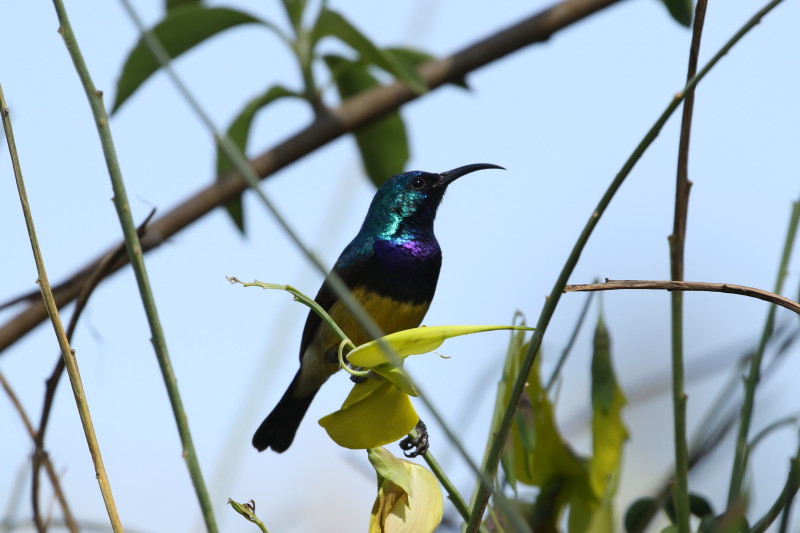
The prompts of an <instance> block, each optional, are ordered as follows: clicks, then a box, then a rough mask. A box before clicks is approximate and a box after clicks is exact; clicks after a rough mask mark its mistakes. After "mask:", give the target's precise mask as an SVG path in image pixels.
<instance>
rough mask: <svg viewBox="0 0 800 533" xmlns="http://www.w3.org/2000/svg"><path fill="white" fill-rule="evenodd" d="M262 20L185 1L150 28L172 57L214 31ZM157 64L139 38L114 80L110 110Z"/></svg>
mask: <svg viewBox="0 0 800 533" xmlns="http://www.w3.org/2000/svg"><path fill="white" fill-rule="evenodd" d="M251 23H256V24H259V23H262V21H261V20H259V19H257V18H256V17H253V16H252V15H248V14H247V13H242V12H241V11H236V10H233V9H226V8H206V7H203V6H201V5H199V4H187V5H184V6H182V7H180V8H176V9H173V10H171V11H169V12H168V13H167V17H166V18H165V19H164V20H162V21H161V22H159V23H158V24H157V25H156V27H155V28H153V30H152V32H153V34H154V35H155V36H156V37H158V39H159V40H160V41H161V44H162V45H163V46H164V48H165V49H166V51H167V53H168V54H169V55H170V57H172V58H175V57H178V56H179V55H181V54H182V53H183V52H185V51H186V50H189V49H190V48H192V47H194V46H195V45H197V44H200V43H201V42H203V41H204V40H206V39H208V38H209V37H212V36H213V35H216V34H217V33H219V32H221V31H223V30H227V29H229V28H233V27H235V26H239V25H240V24H251ZM159 68H160V65H159V63H158V61H157V60H156V58H155V57H153V54H151V53H150V49H149V48H148V47H147V45H146V44H145V42H144V40H143V39H140V40H139V42H138V43H136V46H135V47H134V48H133V50H131V53H130V54H129V55H128V59H127V60H126V61H125V65H124V66H123V68H122V74H120V77H119V80H117V94H116V98H115V101H114V107H113V108H112V112H114V111H116V110H117V109H119V107H120V106H121V105H122V103H123V102H124V101H125V100H127V98H128V97H129V96H130V95H131V94H133V93H134V92H135V91H136V90H137V89H138V88H139V86H140V85H142V84H143V83H144V82H145V81H146V80H147V78H149V77H150V75H151V74H153V73H154V72H155V71H157V70H158V69H159Z"/></svg>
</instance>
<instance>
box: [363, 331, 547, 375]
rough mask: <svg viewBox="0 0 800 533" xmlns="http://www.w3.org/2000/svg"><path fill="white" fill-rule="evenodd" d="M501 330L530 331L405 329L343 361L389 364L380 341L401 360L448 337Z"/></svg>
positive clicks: (431, 347) (434, 346)
mask: <svg viewBox="0 0 800 533" xmlns="http://www.w3.org/2000/svg"><path fill="white" fill-rule="evenodd" d="M501 329H525V330H532V329H533V328H526V327H521V326H432V327H420V328H413V329H406V330H403V331H398V332H396V333H392V334H390V335H386V336H384V337H381V339H380V340H374V341H370V342H367V343H365V344H362V345H361V346H359V347H357V348H356V349H355V350H353V351H352V352H350V353H349V354H347V360H348V361H349V362H350V363H351V364H353V365H355V366H361V367H364V368H373V367H376V366H378V365H381V364H384V363H391V362H392V361H391V360H390V359H389V356H388V355H386V353H385V352H384V351H383V348H382V347H381V342H385V343H386V344H387V345H389V346H390V347H391V348H392V349H394V351H395V352H396V353H397V355H398V356H399V357H401V358H405V357H408V356H409V355H416V354H421V353H428V352H431V351H433V350H435V349H436V348H438V347H439V346H441V345H442V343H443V342H444V341H445V340H447V339H450V338H452V337H459V336H461V335H469V334H471V333H481V332H483V331H496V330H501ZM379 341H380V342H379Z"/></svg>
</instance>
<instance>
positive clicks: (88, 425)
mask: <svg viewBox="0 0 800 533" xmlns="http://www.w3.org/2000/svg"><path fill="white" fill-rule="evenodd" d="M0 115H1V116H2V121H3V130H4V131H5V134H6V142H7V144H8V151H9V153H10V154H11V164H12V167H13V169H14V177H15V178H16V182H17V190H18V191H19V201H20V204H21V205H22V213H23V215H24V217H25V225H26V226H27V228H28V237H29V238H30V241H31V249H32V250H33V258H34V261H35V262H36V271H37V273H38V275H39V279H38V280H37V282H38V284H39V290H40V291H41V293H42V298H43V299H44V303H45V306H47V313H48V314H49V315H50V321H51V322H52V324H53V330H54V331H55V334H56V338H57V339H58V346H59V348H61V356H62V357H63V358H64V363H65V365H66V368H67V375H68V376H69V382H70V384H71V385H72V395H73V396H74V397H75V404H76V405H77V407H78V414H79V416H80V419H81V424H82V425H83V432H84V434H85V435H86V443H87V445H88V446H89V454H90V455H91V457H92V463H93V464H94V470H95V474H96V476H97V482H98V484H99V485H100V493H101V494H102V496H103V502H104V503H105V506H106V512H107V513H108V518H109V520H110V521H111V527H112V529H113V530H114V531H115V532H121V531H123V529H122V522H121V521H120V519H119V515H118V514H117V506H116V503H114V495H113V494H112V493H111V484H110V483H109V482H108V475H107V474H106V469H105V466H104V465H103V457H102V455H101V454H100V445H99V443H98V442H97V435H95V432H94V424H93V423H92V416H91V414H90V413H89V403H88V401H87V400H86V392H85V391H84V390H83V382H82V381H81V374H80V371H79V370H78V361H77V359H76V358H75V352H74V351H73V350H72V348H71V347H70V345H69V340H68V339H67V333H66V331H64V326H63V324H62V323H61V316H60V315H59V314H58V306H56V302H55V299H54V298H53V292H52V290H51V289H50V282H49V281H48V279H47V271H46V270H45V266H44V259H42V253H41V250H40V249H39V240H38V238H37V237H36V228H35V227H34V224H33V215H32V214H31V208H30V204H29V203H28V193H27V192H26V190H25V182H24V180H23V178H22V169H21V167H20V164H19V158H18V157H17V147H16V142H15V141H14V131H13V129H12V127H11V120H10V119H9V113H8V106H6V100H5V96H4V95H3V87H2V86H0Z"/></svg>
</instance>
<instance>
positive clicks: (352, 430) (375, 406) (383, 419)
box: [319, 379, 419, 450]
mask: <svg viewBox="0 0 800 533" xmlns="http://www.w3.org/2000/svg"><path fill="white" fill-rule="evenodd" d="M418 421H419V415H418V414H417V413H416V411H414V407H413V406H412V405H411V400H409V398H408V396H407V395H406V394H405V393H404V392H402V391H400V390H399V389H398V388H397V387H395V386H394V385H392V384H391V383H389V382H387V381H382V380H380V381H379V380H374V379H368V380H366V381H364V382H362V383H359V384H357V385H355V386H354V387H353V390H352V391H351V392H350V395H349V396H348V397H347V399H346V400H345V402H344V405H343V406H342V408H341V409H339V410H338V411H336V412H334V413H331V414H329V415H327V416H325V417H323V418H321V419H320V421H319V425H321V426H322V427H323V428H325V431H327V432H328V435H329V436H330V438H331V439H333V441H334V442H336V444H338V445H339V446H343V447H345V448H350V449H354V450H357V449H365V448H375V447H378V446H382V445H384V444H389V443H390V442H394V441H396V440H398V439H400V438H401V437H403V436H405V435H407V434H408V433H409V432H410V431H411V430H412V429H414V426H415V425H416V424H417V422H418Z"/></svg>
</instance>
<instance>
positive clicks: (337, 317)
mask: <svg viewBox="0 0 800 533" xmlns="http://www.w3.org/2000/svg"><path fill="white" fill-rule="evenodd" d="M485 169H501V170H505V169H504V168H503V167H501V166H498V165H492V164H488V163H476V164H471V165H465V166H461V167H458V168H454V169H453V170H449V171H447V172H441V173H438V174H437V173H431V172H422V171H418V170H415V171H410V172H405V173H402V174H397V175H395V176H393V177H391V178H389V179H388V180H387V181H386V182H384V184H383V185H381V187H380V188H378V190H377V191H376V193H375V196H374V197H373V199H372V202H371V204H370V206H369V210H368V211H367V215H366V217H365V218H364V222H363V224H362V225H361V229H360V230H359V232H358V234H357V235H356V236H355V238H354V239H353V240H352V241H351V242H350V244H348V245H347V246H346V247H345V249H344V251H342V253H341V255H340V256H339V258H338V259H337V260H336V263H335V264H334V266H333V268H332V272H335V273H336V274H338V275H339V276H340V278H341V280H342V281H344V283H345V284H346V285H347V287H348V288H349V289H350V291H351V294H352V296H353V298H354V299H355V300H356V301H357V302H359V303H360V304H361V305H362V306H363V307H364V309H365V310H366V312H367V313H368V314H369V315H370V316H371V317H372V319H373V320H374V321H375V323H376V324H377V325H378V327H379V328H380V330H381V331H382V332H383V333H385V334H389V333H394V332H397V331H401V330H404V329H410V328H415V327H417V326H419V325H420V324H421V323H422V319H423V317H424V316H425V313H426V312H427V311H428V308H429V307H430V305H431V300H432V299H433V295H434V292H435V291H436V285H437V282H438V280H439V271H440V269H441V265H442V251H441V248H440V247H439V242H438V241H437V240H436V236H435V234H434V231H433V225H434V219H435V218H436V212H437V210H438V208H439V205H440V204H441V202H442V198H443V197H444V193H445V191H446V190H447V187H448V186H449V185H450V184H451V183H453V181H455V180H457V179H458V178H460V177H462V176H464V175H466V174H470V173H472V172H475V171H478V170H485ZM330 276H331V274H328V277H326V279H325V281H324V282H323V284H322V287H321V288H320V289H319V292H318V293H317V295H316V297H315V298H314V300H315V301H316V302H317V303H318V304H319V305H320V306H321V307H322V308H323V309H324V310H325V311H327V312H328V314H329V315H330V316H331V318H333V320H334V321H335V322H336V323H337V324H338V325H339V327H340V328H341V329H342V331H344V333H345V334H346V335H347V336H348V337H349V338H350V340H351V341H353V343H354V344H355V345H356V346H358V345H360V344H363V343H365V342H369V341H371V340H373V337H372V336H370V335H369V334H368V333H367V332H366V331H365V330H364V328H362V327H361V325H360V324H359V322H358V321H357V320H356V318H355V317H354V316H353V314H352V313H351V312H350V311H349V310H348V308H347V307H346V306H345V304H344V303H343V302H342V301H341V300H340V299H339V298H338V296H337V295H336V292H335V291H334V290H333V288H332V286H331V282H330ZM339 344H340V339H339V338H338V337H337V336H336V334H335V333H334V332H333V331H332V330H331V328H330V327H329V326H328V325H326V324H325V323H324V322H322V320H321V319H320V317H319V316H318V315H317V314H316V313H315V312H313V311H310V312H309V313H308V317H307V318H306V322H305V327H304V328H303V334H302V337H301V340H300V369H299V370H298V371H297V374H296V375H295V377H294V379H293V380H292V382H291V384H290V385H289V387H288V389H287V390H286V392H285V393H284V395H283V397H282V398H281V399H280V401H279V402H278V404H277V405H276V406H275V408H274V409H273V410H272V412H271V413H270V414H269V415H268V416H267V417H266V418H265V419H264V421H263V422H262V423H261V425H260V426H259V427H258V429H257V430H256V432H255V434H254V435H253V440H252V443H253V446H254V447H255V448H256V449H257V450H258V451H264V450H266V449H268V448H271V449H272V450H274V451H275V452H278V453H282V452H284V451H286V450H287V449H288V448H289V446H290V445H291V444H292V441H293V440H294V437H295V433H296V432H297V429H298V427H299V426H300V422H301V421H302V420H303V417H304V416H305V414H306V411H307V410H308V408H309V405H311V401H312V400H313V399H314V396H315V395H316V394H317V392H318V391H319V389H320V387H321V386H322V384H323V383H325V381H326V380H327V379H328V378H329V377H330V376H331V375H333V374H334V373H336V371H337V370H339V359H338V348H339ZM423 427H424V426H423ZM403 449H407V448H405V447H404V448H403Z"/></svg>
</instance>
